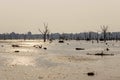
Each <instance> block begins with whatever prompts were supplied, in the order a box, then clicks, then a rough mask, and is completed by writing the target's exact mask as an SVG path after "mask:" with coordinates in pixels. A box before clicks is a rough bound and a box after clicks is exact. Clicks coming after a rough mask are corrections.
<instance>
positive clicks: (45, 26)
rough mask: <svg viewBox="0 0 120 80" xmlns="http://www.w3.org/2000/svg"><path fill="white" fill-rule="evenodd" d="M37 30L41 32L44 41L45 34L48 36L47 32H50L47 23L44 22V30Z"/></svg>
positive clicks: (45, 38)
mask: <svg viewBox="0 0 120 80" xmlns="http://www.w3.org/2000/svg"><path fill="white" fill-rule="evenodd" d="M39 31H40V32H41V34H42V35H43V40H44V42H46V40H47V36H48V35H49V33H50V31H49V29H48V23H47V24H45V23H44V30H43V31H41V30H40V29H39Z"/></svg>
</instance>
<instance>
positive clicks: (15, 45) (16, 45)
mask: <svg viewBox="0 0 120 80" xmlns="http://www.w3.org/2000/svg"><path fill="white" fill-rule="evenodd" d="M12 47H20V46H19V45H14V44H13V45H12Z"/></svg>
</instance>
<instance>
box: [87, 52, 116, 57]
mask: <svg viewBox="0 0 120 80" xmlns="http://www.w3.org/2000/svg"><path fill="white" fill-rule="evenodd" d="M87 55H95V56H114V54H105V53H103V51H102V52H101V53H96V54H90V53H87Z"/></svg>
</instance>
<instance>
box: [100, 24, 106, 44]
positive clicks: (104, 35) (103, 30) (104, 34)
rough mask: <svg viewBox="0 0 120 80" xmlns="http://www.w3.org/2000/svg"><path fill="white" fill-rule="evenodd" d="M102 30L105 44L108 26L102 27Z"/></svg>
mask: <svg viewBox="0 0 120 80" xmlns="http://www.w3.org/2000/svg"><path fill="white" fill-rule="evenodd" d="M101 29H102V33H103V40H104V42H106V39H107V30H108V26H105V25H103V26H101Z"/></svg>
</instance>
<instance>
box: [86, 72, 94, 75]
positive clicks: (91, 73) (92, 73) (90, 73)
mask: <svg viewBox="0 0 120 80" xmlns="http://www.w3.org/2000/svg"><path fill="white" fill-rule="evenodd" d="M87 75H88V76H94V75H95V73H94V72H88V73H87Z"/></svg>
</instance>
